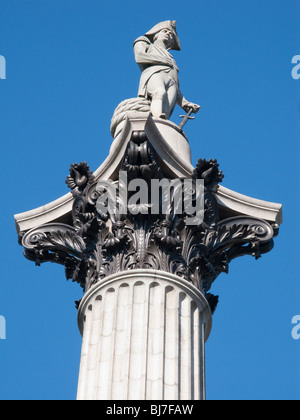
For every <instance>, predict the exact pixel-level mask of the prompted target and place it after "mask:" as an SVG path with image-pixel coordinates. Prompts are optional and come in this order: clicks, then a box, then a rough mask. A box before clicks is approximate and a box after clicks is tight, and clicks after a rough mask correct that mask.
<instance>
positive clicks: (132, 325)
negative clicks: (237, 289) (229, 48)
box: [15, 21, 282, 400]
mask: <svg viewBox="0 0 300 420" xmlns="http://www.w3.org/2000/svg"><path fill="white" fill-rule="evenodd" d="M172 49H173V50H180V41H179V38H178V35H177V32H176V22H174V21H173V22H172V21H165V22H161V23H159V24H157V25H156V26H154V27H153V28H152V29H151V30H150V31H149V32H147V33H146V34H145V35H144V36H141V37H139V38H138V39H137V40H136V41H135V42H134V55H135V59H136V62H137V64H138V66H139V67H140V70H141V79H140V85H139V90H138V97H137V98H133V99H128V100H125V101H123V102H121V103H120V105H119V106H118V107H117V108H116V110H115V112H114V115H113V118H112V122H111V134H112V137H113V139H114V140H113V143H112V146H111V150H110V153H109V156H108V157H107V159H106V160H105V161H104V162H103V163H102V165H101V166H100V167H99V168H98V169H97V170H96V171H95V172H94V173H93V172H92V171H91V170H90V169H89V167H88V165H87V164H86V163H85V162H82V163H79V164H78V163H75V164H73V165H71V169H70V174H69V176H68V177H67V181H66V182H67V184H68V187H69V188H70V189H71V192H70V193H68V194H66V195H65V196H63V197H61V198H59V199H58V200H56V201H54V202H52V203H50V204H47V205H45V206H43V207H41V208H38V209H35V210H31V211H29V212H26V213H22V214H19V215H16V216H15V220H16V226H17V232H18V235H19V242H20V244H21V245H22V246H23V247H24V254H25V256H26V258H28V259H29V260H31V261H34V262H35V263H36V264H37V265H39V264H41V263H44V262H47V261H51V262H56V263H58V264H61V265H63V266H64V267H65V272H66V277H67V279H72V280H73V281H74V282H78V283H79V284H80V285H81V287H82V288H83V292H84V293H83V297H82V299H81V300H80V301H79V302H76V304H77V307H78V325H79V330H80V332H81V334H82V337H83V341H82V353H81V361H80V373H79V383H78V395H77V398H78V399H79V400H116V399H117V400H122V399H123V400H184V399H185V400H202V399H205V353H204V347H205V341H206V340H207V339H208V337H209V334H210V331H211V326H212V314H213V313H214V311H215V309H216V306H217V302H218V297H217V296H214V295H213V294H211V293H210V292H209V291H210V288H211V286H212V283H213V282H214V281H215V279H216V278H217V277H218V275H219V274H220V273H224V272H225V273H226V272H227V271H228V265H229V263H230V262H231V260H233V259H234V258H237V257H241V256H243V255H252V256H254V257H255V258H259V257H260V256H261V255H262V254H264V253H266V252H269V251H270V250H271V249H272V247H273V238H274V237H275V236H276V235H277V234H278V229H279V225H280V223H281V222H282V215H281V205H280V204H275V203H269V202H266V201H261V200H257V199H254V198H250V197H247V196H244V195H241V194H239V193H237V192H234V191H232V190H230V189H228V188H225V187H223V186H221V185H219V184H220V183H221V182H222V180H223V174H222V171H220V170H219V165H218V163H217V161H216V160H212V159H210V160H205V159H199V161H198V163H197V165H196V167H195V168H194V167H193V166H192V164H191V150H190V146H189V143H188V139H187V137H186V135H185V133H184V131H183V126H184V124H185V123H186V122H187V121H188V119H190V118H193V117H191V114H193V113H194V114H196V113H197V112H198V111H199V108H200V107H199V106H198V105H196V104H194V103H192V102H189V101H188V100H186V99H185V98H184V96H183V94H182V93H181V91H180V89H179V81H178V68H177V65H176V62H175V60H174V59H173V57H172V55H171V54H170V52H169V51H170V50H172ZM176 104H178V105H179V106H181V107H182V108H183V109H184V110H185V112H186V115H185V116H183V120H182V122H181V124H180V125H179V126H178V125H176V124H174V123H173V122H171V121H170V120H169V119H170V116H171V114H172V111H173V109H174V107H175V106H176Z"/></svg>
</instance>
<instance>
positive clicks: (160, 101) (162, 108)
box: [147, 72, 178, 120]
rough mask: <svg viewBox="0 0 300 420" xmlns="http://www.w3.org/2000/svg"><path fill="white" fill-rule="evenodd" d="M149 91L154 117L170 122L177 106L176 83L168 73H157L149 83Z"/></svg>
mask: <svg viewBox="0 0 300 420" xmlns="http://www.w3.org/2000/svg"><path fill="white" fill-rule="evenodd" d="M147 91H148V94H149V96H150V97H151V108H150V110H151V114H152V115H153V117H154V118H164V119H167V120H168V119H169V118H170V117H171V115H172V112H173V110H174V107H175V105H176V99H177V93H178V89H177V85H176V83H175V81H174V80H173V79H172V78H170V76H169V75H168V73H163V72H160V73H155V74H154V75H153V76H152V77H151V78H150V80H149V82H148V86H147Z"/></svg>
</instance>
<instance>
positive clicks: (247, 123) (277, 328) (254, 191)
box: [0, 0, 300, 400]
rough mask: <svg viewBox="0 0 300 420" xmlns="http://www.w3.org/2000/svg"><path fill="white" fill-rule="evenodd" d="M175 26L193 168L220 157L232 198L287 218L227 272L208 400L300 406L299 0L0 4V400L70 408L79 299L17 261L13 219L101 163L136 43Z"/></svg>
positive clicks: (220, 289)
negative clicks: (3, 335) (76, 171)
mask: <svg viewBox="0 0 300 420" xmlns="http://www.w3.org/2000/svg"><path fill="white" fill-rule="evenodd" d="M166 19H176V20H177V28H178V33H179V37H180V40H181V44H182V51H181V52H175V53H174V56H175V58H176V61H177V64H178V66H179V68H180V81H181V88H182V91H183V93H184V95H185V96H186V98H187V99H189V100H190V101H194V102H196V103H199V104H201V105H202V110H201V111H200V113H199V114H198V115H197V118H196V120H195V121H192V122H190V123H189V125H188V126H186V133H187V135H188V137H189V141H190V144H191V148H192V152H193V163H194V164H195V163H196V161H197V159H198V158H200V157H202V158H206V159H209V158H216V159H218V161H219V163H220V167H221V169H222V170H223V173H224V175H225V178H224V181H223V185H224V186H225V187H228V188H230V189H233V190H235V191H238V192H240V193H243V194H246V195H249V196H253V197H256V198H260V199H263V200H267V201H274V202H279V203H283V206H284V207H283V210H284V213H283V214H284V224H283V225H282V228H281V232H280V235H279V237H278V238H277V239H276V242H275V248H274V250H273V251H272V252H271V253H269V254H267V255H265V256H263V257H262V258H261V259H260V260H259V261H255V260H254V259H252V258H251V257H244V258H241V259H239V260H235V261H233V262H232V263H231V266H230V273H229V274H228V275H225V274H223V275H221V276H220V277H219V278H218V279H217V281H216V283H215V284H214V286H213V288H212V293H214V294H219V295H220V304H219V306H218V308H217V311H216V313H215V315H214V325H213V330H212V334H211V336H210V338H209V341H208V343H207V347H206V353H207V363H206V366H207V398H208V399H209V400H212V399H299V398H300V385H299V375H300V367H299V354H300V340H298V341H297V340H293V339H292V336H291V330H292V324H291V320H292V318H293V316H294V315H299V314H300V281H299V267H298V261H299V247H298V241H299V234H300V232H299V215H298V214H299V174H298V169H299V133H300V122H299V114H300V80H294V79H293V78H292V77H291V71H292V67H293V66H292V64H291V60H292V57H293V56H295V55H299V54H300V33H299V32H300V29H299V22H300V13H299V0H280V1H279V0H251V1H249V0H226V1H225V0H209V1H208V0H193V1H190V0H186V1H185V2H182V0H172V1H164V0H159V1H158V0H152V1H147V0H144V1H143V2H141V1H137V0H128V1H124V0H122V1H120V0H115V1H112V2H107V1H102V0H72V1H69V0H27V1H23V0H0V55H3V56H5V58H6V61H7V79H6V80H0V98H1V101H0V110H1V111H0V121H1V124H0V137H1V145H0V147H1V167H2V170H1V181H0V182H1V193H2V194H1V196H2V199H1V200H2V210H1V221H0V223H1V265H0V270H1V276H0V315H2V316H5V318H6V322H7V339H6V340H0V399H74V398H75V397H76V388H77V378H78V368H79V359H80V351H81V337H80V334H79V332H78V328H77V321H76V316H77V313H76V309H75V307H74V301H75V300H78V299H80V298H81V294H82V292H81V289H80V287H79V286H78V285H76V284H72V283H70V282H67V281H66V280H65V277H64V270H63V267H60V266H55V265H53V264H47V265H43V266H42V267H40V268H36V267H35V266H34V264H33V263H31V262H29V261H27V260H26V259H25V258H24V257H23V256H22V249H21V247H19V245H18V244H17V235H16V233H15V227H14V220H13V215H14V214H16V213H20V212H23V211H27V210H31V209H33V208H36V207H38V206H41V205H43V204H45V203H48V202H50V201H52V200H54V199H56V198H58V197H60V196H62V195H63V194H65V193H67V192H68V189H67V186H66V185H65V178H66V176H67V174H68V170H69V166H70V164H71V163H73V162H78V161H79V162H80V161H84V160H86V161H87V162H88V163H89V165H90V167H91V169H92V170H96V169H97V168H98V166H99V165H100V164H101V163H102V162H103V160H104V159H105V158H106V156H107V154H108V151H109V147H110V144H111V141H112V139H111V137H110V133H109V126H110V119H111V117H112V114H113V111H114V109H115V107H116V106H117V105H118V103H120V102H121V101H122V100H124V99H127V98H131V97H135V96H136V94H137V88H138V81H139V69H138V67H137V65H136V63H135V61H134V57H133V51H132V43H133V41H134V40H135V39H136V38H137V37H138V36H140V35H143V34H144V33H145V32H146V31H147V30H149V29H150V28H151V27H152V26H153V25H154V24H156V23H157V22H159V21H161V20H166ZM179 113H180V110H179V109H178V110H177V111H176V112H175V113H174V115H173V117H172V119H173V121H174V122H178V120H179V119H178V115H179Z"/></svg>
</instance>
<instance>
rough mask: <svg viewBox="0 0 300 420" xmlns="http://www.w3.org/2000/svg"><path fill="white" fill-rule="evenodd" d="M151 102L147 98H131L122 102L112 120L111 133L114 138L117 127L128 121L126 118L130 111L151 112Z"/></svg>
mask: <svg viewBox="0 0 300 420" xmlns="http://www.w3.org/2000/svg"><path fill="white" fill-rule="evenodd" d="M150 105H151V102H150V101H149V100H148V99H146V98H142V97H141V98H131V99H126V100H125V101H123V102H121V103H120V104H119V105H118V106H117V108H116V109H115V112H114V115H113V117H112V120H111V125H110V132H111V135H112V137H114V135H115V132H116V128H117V126H118V125H119V124H120V123H121V122H122V121H125V120H126V116H127V114H128V112H130V111H137V112H149V111H150Z"/></svg>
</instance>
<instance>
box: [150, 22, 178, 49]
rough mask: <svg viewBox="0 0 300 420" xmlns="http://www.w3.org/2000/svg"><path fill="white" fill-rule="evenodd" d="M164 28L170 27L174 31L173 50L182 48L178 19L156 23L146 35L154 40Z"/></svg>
mask: <svg viewBox="0 0 300 420" xmlns="http://www.w3.org/2000/svg"><path fill="white" fill-rule="evenodd" d="M162 29H169V30H170V31H172V32H173V45H172V47H171V49H172V50H177V51H180V50H181V46H180V41H179V38H178V35H177V32H176V20H173V21H171V20H166V21H164V22H160V23H158V24H157V25H155V26H154V27H153V28H152V29H150V31H149V32H147V33H146V34H145V36H146V37H147V38H148V39H149V40H150V41H151V42H153V38H154V36H155V35H156V34H157V33H158V32H160V31H161V30H162Z"/></svg>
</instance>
